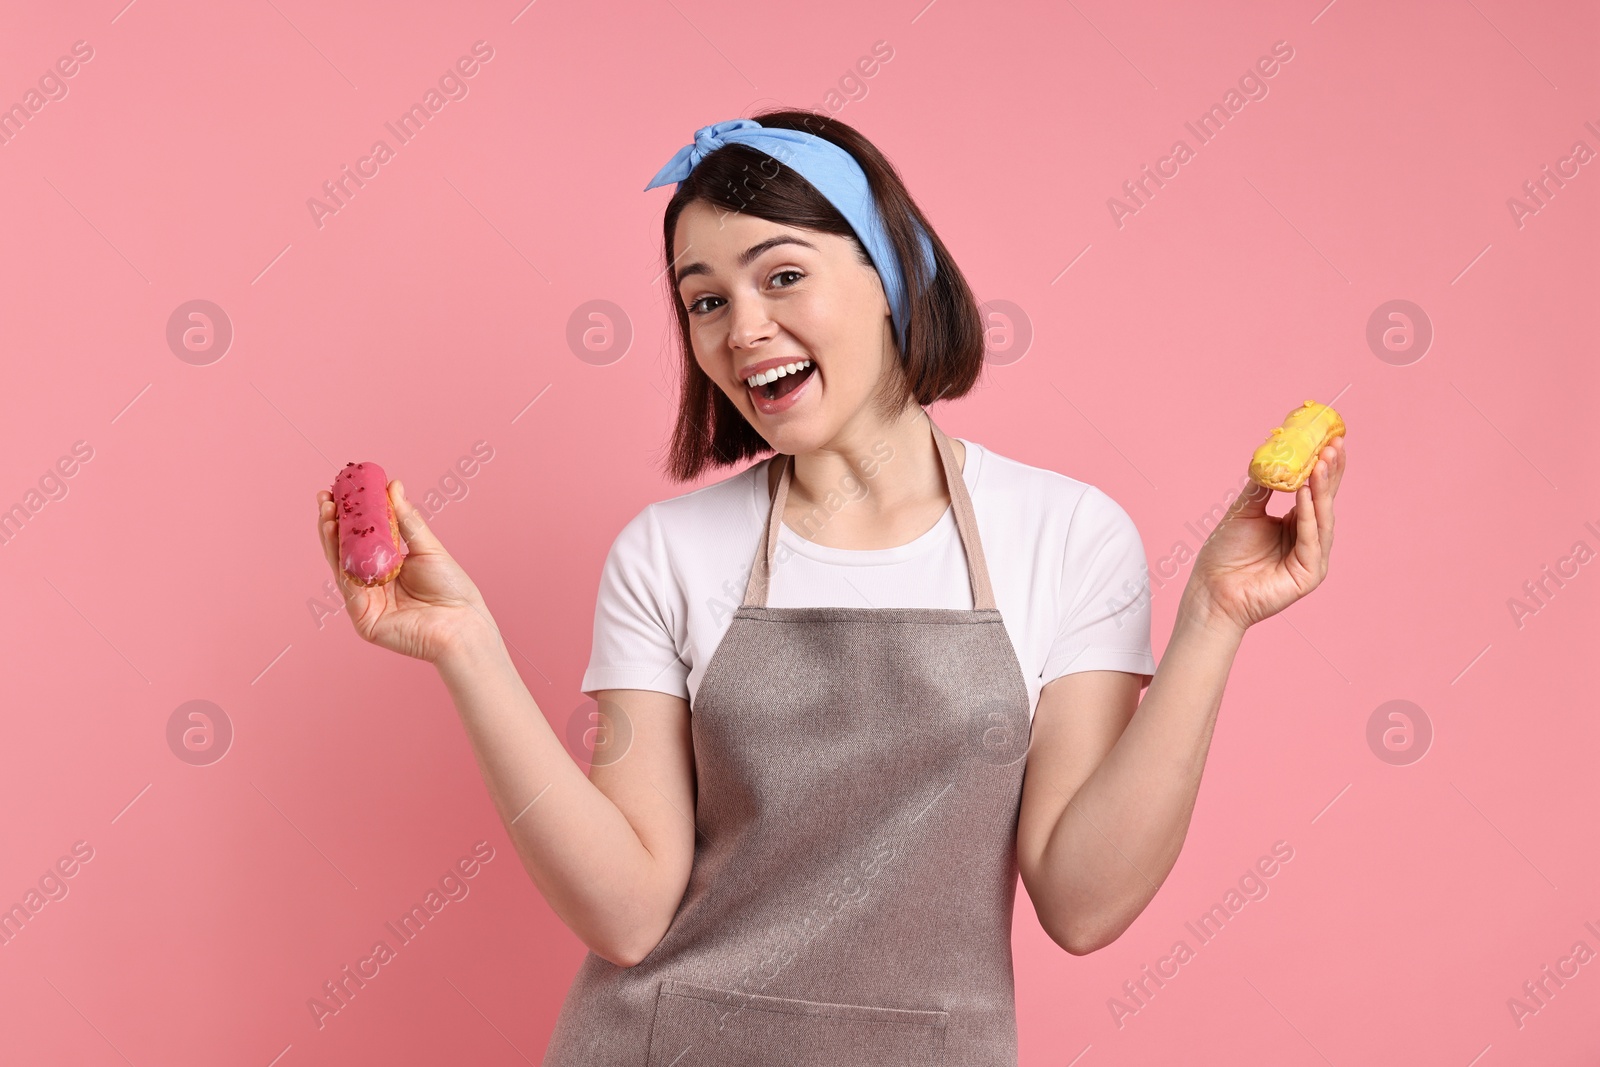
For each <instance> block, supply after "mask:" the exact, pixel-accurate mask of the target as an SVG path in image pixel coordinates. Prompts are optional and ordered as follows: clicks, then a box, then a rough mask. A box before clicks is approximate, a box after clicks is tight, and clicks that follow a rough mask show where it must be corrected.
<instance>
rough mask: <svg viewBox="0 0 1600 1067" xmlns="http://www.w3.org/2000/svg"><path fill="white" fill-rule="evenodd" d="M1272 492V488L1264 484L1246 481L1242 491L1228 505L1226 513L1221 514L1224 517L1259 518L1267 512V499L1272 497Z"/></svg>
mask: <svg viewBox="0 0 1600 1067" xmlns="http://www.w3.org/2000/svg"><path fill="white" fill-rule="evenodd" d="M1272 493H1273V490H1271V489H1268V488H1267V487H1266V486H1264V485H1259V484H1257V483H1256V482H1250V483H1248V484H1247V485H1246V486H1245V489H1244V492H1242V493H1240V494H1239V495H1238V496H1237V497H1235V498H1234V501H1233V503H1232V504H1230V505H1228V513H1227V514H1226V515H1225V516H1223V517H1224V519H1228V518H1233V517H1235V516H1242V517H1244V518H1251V519H1254V518H1260V517H1261V516H1262V515H1265V514H1266V513H1267V501H1269V500H1271V499H1272Z"/></svg>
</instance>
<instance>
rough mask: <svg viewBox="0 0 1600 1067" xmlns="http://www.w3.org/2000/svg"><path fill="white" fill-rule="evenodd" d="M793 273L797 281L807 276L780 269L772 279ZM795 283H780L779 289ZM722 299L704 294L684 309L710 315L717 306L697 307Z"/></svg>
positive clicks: (690, 312) (791, 270)
mask: <svg viewBox="0 0 1600 1067" xmlns="http://www.w3.org/2000/svg"><path fill="white" fill-rule="evenodd" d="M791 274H792V275H794V277H795V279H796V280H797V281H798V279H801V278H804V277H805V274H804V272H802V271H798V270H793V269H790V270H780V271H779V272H778V273H776V274H774V275H773V276H772V280H773V281H777V280H778V279H779V278H783V277H787V276H788V275H791ZM794 284H795V282H790V283H789V284H788V285H779V286H777V288H779V289H788V288H790V286H792V285H794ZM721 299H722V298H721V297H720V296H702V297H701V298H700V299H698V300H695V301H693V302H691V303H689V304H686V305H685V306H684V310H685V311H687V312H688V313H689V314H691V315H709V314H711V312H713V311H715V310H716V308H708V309H707V310H705V311H699V310H697V309H698V308H699V307H700V305H701V304H703V303H704V302H705V301H707V300H721Z"/></svg>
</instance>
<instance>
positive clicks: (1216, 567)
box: [1184, 434, 1345, 633]
mask: <svg viewBox="0 0 1600 1067" xmlns="http://www.w3.org/2000/svg"><path fill="white" fill-rule="evenodd" d="M1344 464H1345V451H1344V435H1343V434H1341V435H1339V436H1338V437H1336V438H1334V439H1333V441H1332V443H1330V444H1328V445H1324V446H1323V449H1322V454H1321V456H1320V457H1319V458H1318V461H1317V464H1316V466H1315V467H1314V468H1313V469H1312V472H1311V477H1310V478H1308V479H1306V483H1305V484H1304V485H1302V486H1301V487H1300V488H1299V489H1297V490H1295V502H1294V506H1293V507H1291V508H1290V509H1289V510H1288V511H1287V512H1285V513H1284V514H1283V515H1282V516H1281V517H1278V518H1274V517H1273V516H1271V515H1268V514H1267V500H1268V499H1269V498H1270V497H1271V496H1272V495H1273V491H1272V490H1270V489H1265V488H1263V487H1261V486H1259V485H1256V484H1255V483H1253V482H1252V483H1251V484H1250V487H1249V491H1248V492H1246V493H1245V494H1243V495H1241V496H1240V497H1239V498H1238V499H1237V500H1235V501H1234V503H1233V505H1232V506H1231V507H1230V508H1229V509H1228V513H1227V514H1226V515H1225V516H1224V517H1223V519H1222V521H1221V522H1220V523H1218V524H1217V528H1216V529H1214V530H1212V531H1211V535H1210V536H1209V537H1207V538H1206V543H1205V544H1204V545H1203V546H1202V547H1201V549H1200V554H1199V555H1198V556H1197V557H1196V558H1195V564H1194V573H1193V574H1192V575H1190V577H1189V584H1188V587H1187V588H1186V589H1185V590H1184V595H1185V599H1189V600H1191V604H1192V606H1193V607H1195V608H1196V609H1198V610H1199V611H1201V612H1202V613H1203V614H1204V615H1205V617H1206V618H1208V619H1213V620H1223V621H1226V622H1228V623H1231V624H1233V625H1236V626H1237V627H1238V628H1239V631H1240V632H1241V633H1242V632H1243V631H1244V630H1246V629H1248V628H1249V627H1251V626H1253V625H1255V624H1256V623H1258V622H1260V621H1261V620H1262V619H1266V618H1270V617H1271V616H1273V615H1276V614H1277V613H1278V612H1280V611H1282V610H1283V609H1284V608H1286V607H1288V606H1289V605H1290V604H1293V603H1294V602H1295V601H1296V600H1299V599H1300V598H1301V597H1303V596H1305V595H1306V594H1307V593H1309V592H1311V590H1313V589H1315V588H1316V587H1317V586H1318V585H1321V584H1322V579H1323V578H1324V577H1325V576H1326V575H1327V573H1328V554H1329V553H1330V552H1332V551H1333V498H1334V495H1335V494H1336V493H1338V491H1339V480H1340V478H1341V477H1343V475H1344Z"/></svg>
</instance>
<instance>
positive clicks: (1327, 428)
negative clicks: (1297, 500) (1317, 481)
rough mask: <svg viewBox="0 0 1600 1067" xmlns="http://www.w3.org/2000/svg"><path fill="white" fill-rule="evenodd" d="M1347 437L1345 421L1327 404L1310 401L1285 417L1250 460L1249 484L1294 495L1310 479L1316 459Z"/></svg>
mask: <svg viewBox="0 0 1600 1067" xmlns="http://www.w3.org/2000/svg"><path fill="white" fill-rule="evenodd" d="M1343 433H1344V420H1343V419H1341V418H1340V417H1339V413H1338V412H1337V411H1334V410H1333V409H1332V408H1330V407H1329V406H1328V405H1326V404H1319V403H1317V402H1316V401H1315V400H1307V401H1306V402H1305V403H1304V404H1301V405H1300V406H1299V407H1297V408H1295V409H1294V410H1293V411H1291V412H1289V414H1288V415H1286V416H1285V417H1284V420H1283V425H1282V426H1274V427H1273V428H1272V433H1270V434H1268V435H1267V439H1266V440H1265V441H1264V442H1262V444H1261V447H1259V448H1257V449H1256V452H1255V455H1253V456H1251V457H1250V480H1251V481H1252V482H1255V483H1256V484H1257V485H1264V486H1266V487H1267V488H1268V489H1276V490H1278V491H1279V492H1282V493H1292V492H1294V491H1295V490H1296V489H1299V488H1300V487H1301V486H1302V485H1304V484H1305V482H1306V479H1307V478H1309V477H1311V469H1312V468H1313V467H1314V466H1316V463H1317V457H1318V456H1319V455H1321V453H1322V450H1323V449H1324V448H1325V447H1327V445H1328V443H1329V442H1331V441H1332V440H1333V439H1334V438H1335V437H1339V436H1341V435H1342V434H1343Z"/></svg>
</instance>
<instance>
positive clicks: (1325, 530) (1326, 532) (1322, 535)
mask: <svg viewBox="0 0 1600 1067" xmlns="http://www.w3.org/2000/svg"><path fill="white" fill-rule="evenodd" d="M1317 468H1318V470H1316V471H1315V472H1313V476H1312V485H1311V499H1312V500H1313V501H1314V502H1315V504H1316V512H1317V544H1318V546H1319V547H1320V548H1321V549H1322V566H1323V567H1324V568H1326V567H1327V565H1328V553H1329V552H1331V551H1332V550H1333V464H1332V463H1329V462H1328V461H1326V460H1319V461H1318V463H1317Z"/></svg>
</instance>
